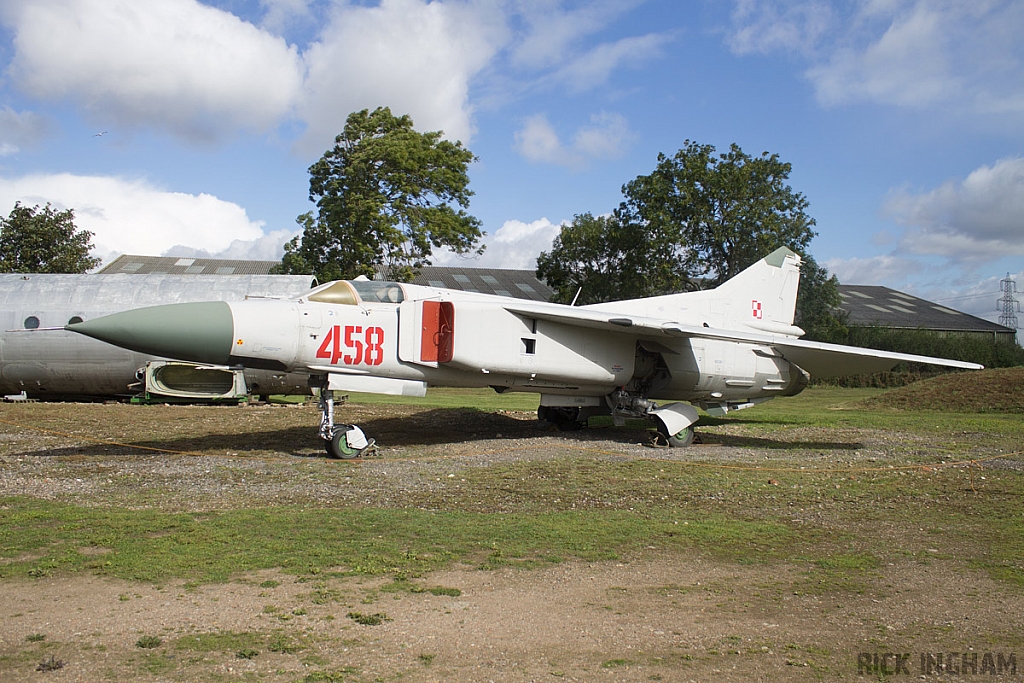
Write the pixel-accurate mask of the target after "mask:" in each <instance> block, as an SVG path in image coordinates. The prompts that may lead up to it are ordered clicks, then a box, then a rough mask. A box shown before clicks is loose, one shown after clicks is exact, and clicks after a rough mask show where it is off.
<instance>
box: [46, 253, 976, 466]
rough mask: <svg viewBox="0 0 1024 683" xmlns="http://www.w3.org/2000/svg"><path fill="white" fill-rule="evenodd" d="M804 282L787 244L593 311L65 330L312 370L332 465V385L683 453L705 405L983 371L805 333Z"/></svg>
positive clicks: (197, 318) (416, 309)
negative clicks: (640, 425) (692, 283)
mask: <svg viewBox="0 0 1024 683" xmlns="http://www.w3.org/2000/svg"><path fill="white" fill-rule="evenodd" d="M799 281H800V257H799V256H798V255H797V254H795V253H793V252H792V251H790V250H789V249H786V248H781V249H778V250H776V251H775V252H773V253H772V254H771V255H769V256H767V257H765V258H764V259H762V260H760V261H758V262H757V263H755V264H754V265H752V266H750V267H749V268H747V269H746V270H744V271H743V272H741V273H740V274H738V275H736V276H735V277H734V278H732V279H731V280H728V281H727V282H725V283H724V284H722V285H720V286H719V287H717V288H715V289H710V290H706V291H699V292H688V293H679V294H670V295H666V296H657V297H650V298H644V299H633V300H628V301H617V302H612V303H604V304H595V305H590V306H566V305H562V304H553V303H545V302H537V301H524V300H522V299H514V298H509V297H502V296H495V295H490V294H481V293H477V292H465V291H456V290H448V289H441V288H435V287H424V286H418V285H411V284H401V283H396V282H380V281H370V280H352V281H344V280H339V281H335V282H329V283H327V284H325V285H322V286H320V287H317V288H314V289H312V290H310V292H309V293H307V294H304V295H302V296H299V297H295V298H292V299H287V300H254V301H231V302H209V303H182V304H171V305H166V306H154V307H150V308H140V309H135V310H131V311H125V312H122V313H117V314H114V315H110V316H107V317H103V318H95V319H92V320H87V321H85V322H77V323H73V324H69V325H67V326H66V328H65V329H67V330H70V331H72V332H78V333H80V334H84V335H87V336H90V337H94V338H96V339H100V340H102V341H106V342H109V343H111V344H114V345H117V346H121V347H124V348H127V349H131V350H134V351H138V352H141V353H149V354H153V355H158V356H165V357H168V358H175V359H180V360H184V361H192V362H196V363H208V364H211V365H216V366H229V367H231V366H236V367H245V368H262V369H268V370H275V371H280V372H302V373H306V374H308V376H309V378H310V384H311V385H312V386H314V387H317V388H319V389H320V396H321V398H320V407H321V411H322V416H321V424H320V436H321V438H323V439H324V441H325V446H326V450H327V453H328V455H330V456H332V457H335V458H350V457H355V456H358V455H359V454H360V453H361V452H362V451H363V449H364V448H366V447H367V445H368V441H367V440H366V438H365V435H364V434H363V433H362V431H361V430H359V429H358V428H357V427H355V426H354V425H339V426H336V425H335V424H334V405H333V400H334V392H336V391H361V392H371V393H380V394H399V395H406V396H424V395H425V394H426V391H427V387H428V386H449V387H487V386H489V387H493V388H494V389H495V391H498V392H505V391H529V392H535V393H539V394H540V409H539V411H538V416H539V417H540V418H541V419H544V420H547V421H550V422H554V423H555V424H557V425H559V426H561V427H572V426H574V425H577V424H579V423H581V422H584V421H586V420H587V419H588V418H589V417H591V416H593V415H596V414H605V415H611V416H612V417H613V419H614V421H615V422H616V423H619V424H622V423H624V421H625V420H626V419H627V418H634V419H635V418H644V419H647V420H649V421H651V422H652V423H653V425H654V427H655V428H656V430H657V433H658V434H660V436H661V439H662V440H663V441H664V442H665V443H667V444H668V445H671V446H686V445H688V444H690V443H691V442H692V440H693V425H694V423H696V422H697V420H698V412H697V407H700V408H702V409H704V410H705V411H707V412H708V413H710V414H712V415H722V414H725V413H726V412H729V411H732V410H740V409H743V408H748V407H750V406H753V405H756V404H758V403H761V402H763V401H767V400H769V399H772V398H775V397H777V396H793V395H795V394H798V393H800V392H801V391H802V390H803V389H804V388H805V387H806V386H807V382H808V380H809V379H810V377H811V376H818V377H835V376H841V375H850V374H859V373H871V372H881V371H884V370H888V369H890V368H891V367H892V366H894V365H896V364H897V363H899V362H901V361H914V362H919V363H930V364H934V365H942V366H948V367H954V368H964V369H980V368H981V367H982V366H980V365H977V364H975V363H965V362H961V361H956V360H947V359H942V358H929V357H924V356H915V355H909V354H902V353H890V352H886V351H877V350H873V349H865V348H856V347H850V346H840V345H836V344H825V343H820V342H811V341H804V340H801V339H799V337H800V336H801V335H803V330H801V329H800V328H799V327H796V326H795V325H794V324H793V316H794V311H795V307H796V295H797V287H798V285H799ZM663 400H664V401H676V402H669V403H661V401H663ZM695 406H696V407H695Z"/></svg>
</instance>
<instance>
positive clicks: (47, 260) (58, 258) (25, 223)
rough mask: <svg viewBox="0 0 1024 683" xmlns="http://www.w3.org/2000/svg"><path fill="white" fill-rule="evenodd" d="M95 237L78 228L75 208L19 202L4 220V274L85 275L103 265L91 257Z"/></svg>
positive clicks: (0, 249) (0, 227)
mask: <svg viewBox="0 0 1024 683" xmlns="http://www.w3.org/2000/svg"><path fill="white" fill-rule="evenodd" d="M92 236H93V234H92V233H91V232H89V231H88V230H79V229H78V228H76V227H75V212H74V210H72V209H66V210H64V211H57V210H56V209H54V208H53V207H52V206H50V205H49V204H47V205H46V206H45V207H43V208H39V206H38V205H36V206H34V207H32V208H29V207H27V206H22V205H21V202H15V203H14V208H13V209H12V210H11V213H10V215H9V216H7V217H6V218H2V217H0V272H4V273H84V272H85V271H87V270H89V269H90V268H95V267H96V266H98V265H99V264H100V259H98V258H94V257H92V256H89V252H90V251H91V250H92Z"/></svg>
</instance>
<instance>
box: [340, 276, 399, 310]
mask: <svg viewBox="0 0 1024 683" xmlns="http://www.w3.org/2000/svg"><path fill="white" fill-rule="evenodd" d="M349 284H350V285H352V286H353V287H354V288H355V290H356V291H357V292H359V297H360V298H361V299H362V300H363V301H369V302H378V303H382V304H400V303H402V301H404V300H405V292H403V291H402V286H401V285H400V284H398V283H397V282H380V281H377V280H351V281H350V282H349Z"/></svg>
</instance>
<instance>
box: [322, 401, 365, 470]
mask: <svg viewBox="0 0 1024 683" xmlns="http://www.w3.org/2000/svg"><path fill="white" fill-rule="evenodd" d="M319 405H320V438H321V439H323V440H324V449H325V450H326V451H327V456H328V457H330V458H334V459H336V460H352V459H353V458H365V457H368V456H370V455H374V454H375V453H376V452H377V444H376V442H375V441H374V440H373V439H367V438H366V435H365V434H363V430H362V429H360V428H359V427H357V426H355V425H350V424H344V425H336V424H334V392H333V391H331V390H330V389H328V388H327V383H326V382H324V383H323V384H322V385H320V402H319Z"/></svg>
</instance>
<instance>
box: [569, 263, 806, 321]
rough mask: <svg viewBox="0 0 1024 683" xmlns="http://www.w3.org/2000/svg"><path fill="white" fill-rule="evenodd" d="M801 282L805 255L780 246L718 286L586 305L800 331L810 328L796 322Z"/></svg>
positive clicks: (645, 314) (632, 312)
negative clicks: (803, 256)
mask: <svg viewBox="0 0 1024 683" xmlns="http://www.w3.org/2000/svg"><path fill="white" fill-rule="evenodd" d="M799 286H800V257H799V256H798V255H797V254H796V253H794V252H793V251H791V250H789V249H787V248H786V247H780V248H778V249H776V250H775V251H773V252H772V253H771V254H769V255H768V256H765V257H764V258H763V259H761V260H760V261H758V262H757V263H755V264H754V265H752V266H750V267H749V268H747V269H746V270H744V271H743V272H742V273H740V274H739V275H737V276H736V277H734V278H732V279H731V280H728V281H726V282H723V283H722V284H721V285H719V286H718V287H716V288H715V289H706V290H703V291H700V292H680V293H678V294H666V295H663V296H654V297H648V298H644V299H631V300H628V301H612V302H609V303H604V304H591V305H590V306H587V307H586V308H592V309H595V310H599V311H614V312H621V313H623V314H625V315H643V316H648V317H651V318H662V319H665V320H672V321H676V322H680V323H688V324H691V325H703V326H705V327H716V328H720V329H731V330H742V329H744V328H746V329H753V330H757V331H759V332H768V333H770V334H783V335H786V336H790V337H799V336H802V335H803V333H804V331H803V330H801V329H800V328H799V327H796V326H795V325H793V317H794V314H795V313H796V291H797V288H798V287H799Z"/></svg>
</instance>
